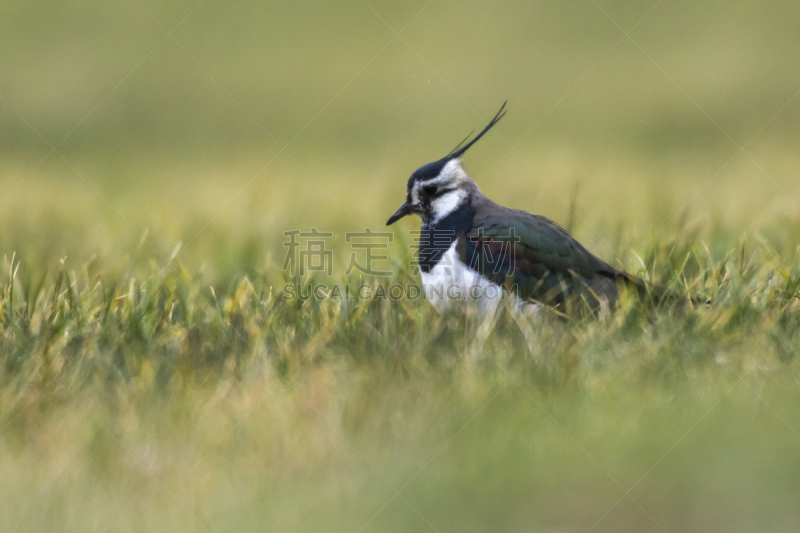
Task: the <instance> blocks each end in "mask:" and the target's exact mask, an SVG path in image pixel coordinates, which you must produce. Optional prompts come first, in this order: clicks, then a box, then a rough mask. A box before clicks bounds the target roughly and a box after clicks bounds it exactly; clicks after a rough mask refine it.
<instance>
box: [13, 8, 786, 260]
mask: <svg viewBox="0 0 800 533" xmlns="http://www.w3.org/2000/svg"><path fill="white" fill-rule="evenodd" d="M398 33H399V35H398ZM168 35H169V36H168ZM798 35H800V6H799V5H798V4H797V3H795V2H788V1H786V2H769V3H766V4H765V3H759V2H755V1H735V2H723V1H717V2H708V1H704V2H689V1H671V2H655V1H654V2H622V1H616V2H613V1H608V0H597V2H592V1H568V2H557V3H556V2H513V1H512V2H495V3H491V4H489V3H483V2H447V1H439V0H437V1H434V2H427V1H419V2H402V3H397V2H388V1H380V0H375V1H371V2H369V3H365V2H363V1H354V2H336V3H333V2H313V1H310V2H266V3H260V2H219V1H213V0H207V1H204V2H200V3H198V2H195V1H193V0H191V1H189V0H187V1H179V2H171V3H169V4H164V3H160V2H152V1H149V0H137V1H136V2H134V1H132V0H131V1H128V2H92V1H82V2H77V1H74V2H73V1H67V2H60V3H35V4H31V3H29V2H20V1H6V2H3V3H2V6H0V50H2V61H1V62H0V95H2V101H0V154H2V158H1V159H0V183H2V190H3V195H2V198H0V200H2V204H0V208H1V209H2V224H3V226H4V227H6V228H8V227H13V228H14V231H13V232H10V233H5V234H4V235H3V236H2V237H1V238H0V242H2V246H3V252H6V253H8V252H11V251H13V250H16V251H18V253H33V252H32V251H30V248H31V243H32V242H33V241H36V242H38V243H44V242H48V243H49V244H48V245H47V246H44V245H41V246H39V248H40V250H38V252H37V253H38V255H39V256H48V255H53V256H58V255H72V256H73V257H74V258H76V259H78V258H79V257H83V256H86V257H89V256H91V255H93V254H96V253H98V246H97V244H98V243H100V242H105V237H106V236H107V234H112V235H115V238H117V239H123V240H126V241H132V242H136V240H137V239H139V237H141V235H142V234H143V233H144V231H145V230H148V238H149V239H150V241H151V242H152V243H153V245H154V246H156V247H157V248H158V250H159V252H160V253H161V254H162V255H165V256H167V255H168V254H169V253H170V252H171V251H172V249H173V247H174V246H175V244H176V243H177V242H183V243H184V244H185V243H187V242H189V241H192V240H193V239H194V238H195V236H197V237H196V239H194V241H193V243H192V245H191V246H190V247H189V249H187V250H186V251H185V252H183V254H182V257H183V258H184V260H187V261H190V260H192V258H193V259H194V260H195V262H196V263H197V264H200V263H201V262H202V261H203V257H205V256H207V255H208V253H209V251H211V250H214V249H216V247H218V246H220V241H227V242H237V240H236V235H238V234H239V233H241V229H242V226H243V225H245V224H247V225H250V228H248V233H249V234H253V232H254V231H255V232H256V235H257V239H255V240H256V241H257V242H256V243H253V244H252V246H255V247H256V248H257V249H258V253H255V254H254V257H256V256H257V257H258V259H257V260H255V259H248V258H240V260H237V261H235V262H234V263H235V264H233V265H231V271H233V270H235V268H239V269H241V268H244V269H246V270H248V271H253V270H254V269H256V268H261V267H263V255H260V254H261V252H262V251H263V250H268V249H273V250H275V253H276V254H277V253H281V249H280V242H281V240H282V236H281V235H280V234H281V233H282V231H283V230H285V229H293V228H308V227H309V226H311V225H316V226H318V227H323V226H324V227H326V228H330V229H334V230H357V229H359V228H361V227H363V226H371V227H376V226H382V224H383V222H384V221H385V219H386V218H387V214H388V213H389V212H390V211H391V210H392V209H393V208H394V207H395V205H396V204H397V203H398V202H399V201H400V200H401V198H402V196H403V193H404V184H405V179H406V178H407V176H408V175H409V174H410V173H411V172H412V171H413V170H414V169H415V168H416V167H418V166H420V165H421V164H424V163H426V162H428V161H431V160H434V159H437V158H439V157H441V156H442V155H443V154H445V153H447V151H449V150H450V149H451V148H452V147H453V146H454V145H455V144H456V143H457V142H458V140H460V139H461V138H462V137H463V136H464V135H466V133H467V132H469V131H470V130H472V129H474V128H478V127H481V126H482V125H483V124H484V123H485V122H486V121H487V120H488V119H489V118H490V117H491V116H492V114H493V113H494V112H495V111H496V109H497V108H498V107H499V106H500V104H501V103H502V102H503V101H504V100H506V99H508V100H509V108H510V112H509V114H508V116H507V117H506V118H505V119H504V121H503V123H502V125H501V126H500V127H498V128H497V129H496V131H495V132H494V133H493V134H492V135H490V136H488V137H487V138H486V139H485V140H483V141H482V142H481V143H480V145H478V146H476V147H475V148H474V149H473V150H471V151H470V153H469V154H468V155H467V157H466V161H465V165H466V168H467V170H468V171H469V172H470V173H471V175H472V176H473V177H474V178H475V179H476V180H478V181H479V184H480V186H481V187H482V189H483V190H484V192H485V193H486V194H487V195H489V196H490V197H492V198H493V199H495V200H496V201H498V202H500V203H504V204H506V205H511V206H514V207H518V208H523V209H527V210H530V211H533V212H536V213H540V214H544V215H547V216H550V217H551V218H554V219H555V220H557V221H559V222H562V223H567V221H568V219H569V206H570V203H571V201H572V199H573V197H575V198H576V207H577V213H578V215H577V216H576V217H575V220H574V222H575V224H574V230H575V232H576V234H577V236H578V237H579V238H582V239H583V240H586V241H588V243H589V244H591V245H593V246H594V247H595V249H597V250H598V252H599V253H601V255H605V256H610V257H616V258H619V259H620V261H622V262H623V263H624V262H625V261H626V259H625V256H624V250H626V249H627V248H628V247H634V248H637V247H640V246H642V245H643V243H646V242H647V241H648V239H650V237H651V236H652V234H653V233H654V232H655V233H657V232H658V231H659V230H660V229H661V228H662V227H663V225H664V224H667V223H677V222H681V223H692V222H696V223H697V224H698V226H697V227H699V228H701V230H702V228H706V227H708V226H709V225H710V224H719V225H721V226H723V227H725V228H726V229H727V230H728V231H729V232H730V234H731V236H732V238H731V240H730V241H726V242H725V243H724V244H722V243H720V245H719V246H720V248H721V249H722V248H724V247H725V246H727V245H728V244H730V243H731V242H732V241H733V240H734V238H738V237H739V236H740V235H741V234H742V233H743V232H746V231H751V230H753V229H759V230H762V229H764V230H765V228H766V227H768V226H770V225H773V226H775V225H776V224H777V225H778V226H777V227H780V225H785V224H786V223H787V221H786V220H785V219H782V218H781V217H786V216H788V217H789V218H790V219H791V220H790V221H789V222H790V223H792V222H793V221H795V220H796V217H795V216H794V214H795V213H796V212H797V206H798V202H800V190H799V188H798V187H800V186H799V185H798V184H799V183H800V180H798V169H800V153H799V152H798V151H797V149H796V147H797V145H798V140H799V139H800V127H798V123H800V122H799V121H798V113H799V112H800V99H797V98H794V97H795V96H796V95H797V91H798V90H800V68H799V67H800V64H798V63H800V59H798V58H800V38H798ZM37 132H38V134H37ZM39 134H40V135H41V137H40V135H39ZM48 143H49V144H50V145H52V146H55V147H57V150H58V153H59V154H61V155H63V159H62V158H61V157H60V156H59V155H58V154H55V153H51V146H49V145H48ZM287 144H288V147H287V148H286V150H285V151H283V152H282V151H281V149H282V147H284V146H286V145H287ZM512 147H513V148H514V149H513V151H512V150H511V149H512ZM742 149H743V150H742ZM48 154H49V155H48ZM576 190H577V196H575V191H576ZM212 220H213V222H211V221H212ZM776 221H777V222H776ZM209 223H210V225H209ZM405 224H406V226H408V228H410V227H412V226H413V224H412V223H409V222H407V223H405ZM254 225H255V227H253V226H254ZM206 226H207V227H206ZM401 227H402V228H403V229H405V226H401ZM203 228H206V229H204V230H203V231H200V230H201V229H203ZM765 231H766V230H765ZM775 232H776V233H777V235H775V238H776V239H777V242H775V243H774V245H775V246H778V247H781V246H783V245H785V244H787V243H782V242H780V240H779V239H780V231H778V230H775ZM75 235H77V238H76V237H75ZM44 236H52V240H47V241H45V240H43V237H44ZM92 239H94V241H92ZM237 244H240V243H238V242H237ZM620 247H621V248H620ZM33 248H36V246H33ZM124 248H125V249H127V248H130V247H129V246H125V247H124ZM239 248H241V247H239ZM193 252H194V253H193ZM230 253H231V254H234V253H236V252H235V251H234V250H230ZM48 258H49V257H48Z"/></svg>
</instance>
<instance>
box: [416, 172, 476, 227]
mask: <svg viewBox="0 0 800 533" xmlns="http://www.w3.org/2000/svg"><path fill="white" fill-rule="evenodd" d="M469 181H470V179H469V176H467V173H466V172H464V169H463V168H461V161H460V160H459V159H453V160H451V161H448V162H447V164H446V165H445V166H444V167H442V170H441V172H439V175H438V176H436V177H435V178H433V179H429V180H425V181H423V182H419V181H418V182H417V183H415V184H414V188H413V189H412V190H411V201H412V203H413V204H415V205H418V204H419V202H420V196H421V193H420V189H423V188H424V187H430V186H436V187H444V188H448V189H453V190H451V191H449V192H446V193H444V194H442V195H441V196H438V197H436V198H434V199H433V200H432V201H431V210H432V213H431V215H432V217H433V220H432V222H434V223H435V222H438V221H439V220H441V219H443V218H445V217H446V216H447V215H449V214H450V213H452V212H453V211H455V210H456V209H458V207H459V206H460V205H461V203H462V202H463V201H464V200H465V199H466V197H467V191H466V190H464V189H463V188H461V185H462V184H464V183H467V182H469Z"/></svg>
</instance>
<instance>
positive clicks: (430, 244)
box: [419, 199, 475, 274]
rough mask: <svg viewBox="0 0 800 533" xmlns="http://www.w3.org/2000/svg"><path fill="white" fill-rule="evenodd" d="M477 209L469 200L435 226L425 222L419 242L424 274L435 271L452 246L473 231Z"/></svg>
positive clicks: (421, 268)
mask: <svg viewBox="0 0 800 533" xmlns="http://www.w3.org/2000/svg"><path fill="white" fill-rule="evenodd" d="M474 219H475V208H474V207H473V206H472V204H471V203H470V201H469V199H467V201H465V202H464V204H462V205H461V206H460V207H459V208H458V209H456V210H455V211H453V212H452V213H450V214H449V215H447V216H446V217H444V218H443V219H442V220H440V221H438V222H436V223H435V224H432V223H426V222H423V224H422V229H421V230H420V236H419V237H420V240H419V268H420V270H421V271H422V272H424V273H426V274H427V273H429V272H430V271H431V270H433V267H435V266H436V265H437V264H438V263H439V261H441V260H442V257H443V256H444V254H445V253H447V250H449V249H450V246H452V244H453V243H454V242H455V241H456V240H457V239H459V238H460V237H463V236H464V234H465V233H466V232H467V231H469V230H470V229H472V222H473V220H474Z"/></svg>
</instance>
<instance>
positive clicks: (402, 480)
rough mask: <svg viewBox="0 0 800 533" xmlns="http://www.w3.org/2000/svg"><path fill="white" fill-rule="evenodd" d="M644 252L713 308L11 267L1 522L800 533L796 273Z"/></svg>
mask: <svg viewBox="0 0 800 533" xmlns="http://www.w3.org/2000/svg"><path fill="white" fill-rule="evenodd" d="M253 222H255V221H253ZM238 236H239V238H242V236H241V232H240V233H239V234H238ZM154 240H156V241H157V240H158V239H157V238H156V239H154ZM724 240H725V237H724V235H714V234H711V235H710V236H709V241H710V242H712V243H713V242H715V241H724ZM127 247H128V244H127V243H126V242H125V241H124V240H123V241H122V242H121V243H119V244H114V245H112V248H113V249H114V250H117V251H120V252H121V251H122V250H125V249H127ZM392 252H393V255H395V257H399V256H402V254H403V253H404V252H403V248H402V246H401V245H400V244H398V245H397V246H395V247H394V248H393V249H392ZM142 253H144V252H142ZM112 255H113V254H112ZM145 255H146V254H145ZM256 255H257V256H262V257H263V253H262V252H261V251H259V252H258V253H256ZM640 255H641V258H642V261H643V263H644V266H645V268H646V269H640V270H639V273H640V274H641V275H643V276H645V277H647V278H649V279H654V280H657V281H659V282H661V283H665V284H667V285H670V286H672V287H674V288H676V289H679V290H680V289H682V290H689V291H691V292H701V293H704V294H707V295H709V296H711V297H712V298H713V300H714V303H713V305H712V306H711V307H710V308H707V309H704V308H698V309H689V310H679V309H671V308H662V309H658V310H654V311H653V310H648V309H645V308H643V307H642V306H641V305H640V304H638V302H636V301H634V300H633V299H631V300H628V301H625V302H623V303H622V304H621V305H620V307H619V309H617V310H616V311H615V312H613V313H608V314H604V315H602V316H600V317H599V318H596V319H594V318H585V319H574V320H571V321H567V322H564V321H562V320H560V319H557V318H554V317H551V316H550V315H549V314H547V313H545V314H542V315H539V316H536V317H530V316H520V315H519V314H517V313H514V312H513V311H511V310H509V309H504V310H502V312H501V313H500V314H499V315H498V316H497V317H496V318H495V319H494V320H489V321H485V319H482V318H481V317H479V316H476V315H474V314H473V313H471V312H470V311H468V310H460V311H454V312H451V313H447V314H445V315H441V316H440V315H438V314H437V313H436V312H435V311H434V310H433V309H432V308H431V306H429V305H428V304H427V303H426V302H423V301H417V302H408V301H399V302H392V301H385V300H373V301H369V300H368V301H337V300H334V301H315V300H313V299H312V300H308V301H304V302H303V301H299V300H294V301H287V300H284V299H283V298H282V297H281V293H280V290H279V287H281V286H282V285H283V283H285V282H286V281H291V280H289V279H287V278H286V277H285V275H284V274H283V273H282V272H281V269H280V260H277V261H274V262H271V263H269V262H268V263H266V264H264V265H263V267H262V268H261V270H260V271H259V272H257V273H255V274H253V275H251V276H246V275H242V274H239V275H231V276H229V277H226V276H224V275H223V276H218V277H217V279H209V274H208V273H204V272H202V271H198V270H194V271H192V270H189V269H188V268H187V267H186V266H185V265H184V264H182V262H181V260H180V256H178V257H177V258H176V259H174V260H173V261H172V262H171V263H170V264H169V266H167V267H166V268H161V265H160V264H159V261H158V260H156V259H155V258H154V259H152V261H150V262H149V266H148V262H147V261H139V263H140V266H136V263H137V261H135V260H133V261H132V262H131V263H130V264H129V267H130V268H129V270H128V271H127V272H125V273H114V270H113V269H109V272H106V271H105V270H104V265H103V264H97V260H95V261H93V262H88V263H78V264H75V262H71V261H70V260H69V259H67V260H66V261H63V262H62V263H57V262H56V264H52V265H40V264H33V265H32V264H25V263H24V262H23V263H22V264H20V262H18V261H17V260H16V259H14V258H13V257H6V259H5V263H4V265H3V277H2V300H0V306H2V322H0V324H1V325H2V339H1V340H0V343H2V344H0V353H2V361H0V363H2V366H0V369H1V370H0V383H1V384H2V387H1V388H0V391H2V395H1V396H0V399H1V400H0V401H1V403H0V422H1V424H0V427H2V428H3V429H2V433H0V446H1V447H2V454H0V472H1V473H2V478H3V479H4V480H13V482H6V483H3V484H2V488H0V491H2V498H0V501H1V502H2V504H0V513H1V514H2V516H3V521H4V523H5V524H8V526H7V527H8V528H9V530H48V529H58V530H61V531H95V530H96V531H129V530H131V529H137V528H138V530H141V531H161V530H164V531H174V530H182V531H193V530H198V531H202V530H204V529H207V530H209V531H222V530H230V531H250V530H253V531H256V530H264V529H271V530H280V531H316V530H325V531H358V530H359V529H360V528H361V527H362V526H365V528H364V531H419V530H424V529H425V528H431V527H432V528H435V529H436V530H438V531H486V530H492V531H501V530H502V531H531V530H534V531H539V530H541V531H549V530H569V531H572V530H575V531H581V530H587V529H589V528H590V527H591V526H593V525H595V523H596V522H599V523H597V524H596V527H595V530H596V531H618V530H637V531H642V530H653V531H658V530H660V528H661V527H663V528H664V529H666V530H667V531H675V530H680V531H749V530H754V529H757V530H759V531H782V530H785V529H786V528H787V527H791V526H790V524H793V523H795V521H796V520H797V519H798V518H799V517H798V511H797V506H796V505H795V503H796V498H795V496H796V494H797V491H798V490H800V435H798V433H797V431H796V429H795V428H797V427H800V418H798V415H797V413H798V409H797V407H798V401H800V392H798V388H797V382H798V378H800V367H799V366H798V364H799V362H798V359H797V357H796V354H797V353H798V349H800V334H798V331H800V330H799V329H798V320H800V318H798V317H800V315H798V311H800V300H798V280H800V262H798V261H797V260H796V259H792V258H790V257H784V258H780V257H779V256H778V254H777V253H776V252H775V251H773V250H771V249H770V248H768V247H767V246H766V245H764V244H758V245H754V244H752V243H740V244H739V246H737V247H734V248H731V249H730V250H729V251H728V253H726V254H724V255H722V256H715V255H714V254H712V253H710V252H707V251H705V249H704V246H703V244H702V242H701V241H699V240H694V239H693V237H692V235H691V234H690V233H688V232H683V233H681V232H678V233H674V232H672V233H670V234H669V235H664V236H662V237H661V238H659V239H657V240H655V241H654V242H653V243H651V245H650V246H649V247H645V248H644V249H642V250H641V253H640ZM123 264H124V261H123ZM47 266H50V269H49V271H48V270H47V268H46V267H47ZM631 267H632V269H635V266H634V265H631ZM37 268H38V269H39V270H37ZM208 270H211V271H213V270H214V269H208ZM234 270H235V269H234ZM338 281H339V282H342V283H345V282H350V283H353V284H355V283H358V282H360V281H362V280H357V279H354V278H351V279H349V280H346V279H342V278H338ZM367 281H368V282H370V283H379V282H381V283H384V284H388V283H390V282H394V281H398V282H402V283H406V282H409V281H410V279H409V278H408V276H407V274H402V273H401V274H398V276H397V277H396V278H395V279H382V280H367ZM214 285H216V287H215V288H214ZM396 491H397V492H396ZM626 491H630V492H629V493H628V494H627V495H626ZM607 511H608V514H606V512H607ZM426 522H427V523H429V524H430V525H428V524H426Z"/></svg>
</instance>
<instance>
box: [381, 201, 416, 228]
mask: <svg viewBox="0 0 800 533" xmlns="http://www.w3.org/2000/svg"><path fill="white" fill-rule="evenodd" d="M413 211H414V206H413V205H411V204H410V203H408V202H403V205H401V206H400V207H398V208H397V211H395V212H394V215H392V216H390V217H389V220H387V221H386V225H387V226H391V225H392V224H394V223H395V222H397V221H398V220H400V219H401V218H403V217H404V216H406V215H410V214H411V213H412V212H413Z"/></svg>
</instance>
